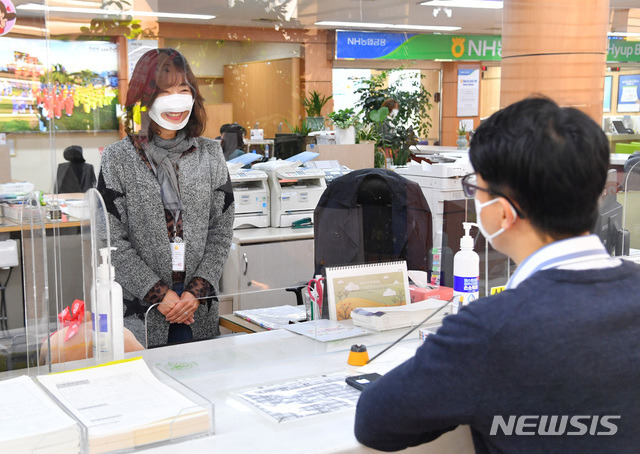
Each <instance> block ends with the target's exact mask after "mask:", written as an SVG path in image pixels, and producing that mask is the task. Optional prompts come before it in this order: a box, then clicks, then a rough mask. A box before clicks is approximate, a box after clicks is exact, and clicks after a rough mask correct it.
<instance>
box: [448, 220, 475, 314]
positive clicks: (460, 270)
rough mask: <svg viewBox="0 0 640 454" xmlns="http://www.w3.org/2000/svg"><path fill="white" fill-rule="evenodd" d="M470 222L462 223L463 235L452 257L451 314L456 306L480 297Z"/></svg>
mask: <svg viewBox="0 0 640 454" xmlns="http://www.w3.org/2000/svg"><path fill="white" fill-rule="evenodd" d="M475 225H476V224H474V223H472V222H463V223H462V227H463V228H464V231H465V234H464V236H463V237H462V238H461V239H460V250H459V251H458V252H457V253H456V255H455V256H454V257H453V301H454V302H458V303H459V304H457V305H456V304H454V310H453V312H454V313H456V312H457V310H456V309H457V308H458V307H457V306H460V305H466V304H469V303H470V302H472V301H475V300H477V299H478V297H479V295H480V290H479V287H480V257H479V256H478V254H476V253H475V252H474V250H473V238H472V237H471V235H470V234H469V230H471V227H472V226H475Z"/></svg>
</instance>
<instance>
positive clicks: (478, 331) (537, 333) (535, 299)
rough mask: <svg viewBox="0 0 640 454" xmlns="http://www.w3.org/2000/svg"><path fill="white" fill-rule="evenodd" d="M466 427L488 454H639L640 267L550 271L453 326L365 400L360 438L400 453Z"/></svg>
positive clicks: (482, 303)
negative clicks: (551, 430) (457, 427)
mask: <svg viewBox="0 0 640 454" xmlns="http://www.w3.org/2000/svg"><path fill="white" fill-rule="evenodd" d="M494 416H498V417H499V418H495V419H496V421H497V422H498V423H502V424H495V422H496V421H494ZM554 416H555V417H556V418H552V417H554ZM563 421H564V426H563ZM551 422H553V424H550V423H551ZM461 424H468V425H470V426H471V431H472V435H473V439H474V444H475V447H476V451H477V452H478V453H487V452H490V453H519V454H520V453H542V452H545V453H551V452H554V453H555V452H557V453H599V452H603V453H604V452H607V453H612V452H615V453H627V452H628V453H631V452H633V453H637V452H640V267H639V266H637V265H635V264H633V263H630V262H624V263H623V264H622V265H621V266H618V267H614V268H606V269H598V270H584V271H576V270H553V269H551V270H545V271H540V272H538V273H536V274H534V275H533V276H531V277H530V278H528V279H527V280H525V281H524V282H522V283H521V284H520V285H519V286H518V287H517V288H515V289H513V290H507V291H505V292H502V293H500V294H498V295H495V296H492V297H490V298H482V299H480V300H478V301H476V302H474V303H472V304H470V305H469V306H467V307H465V308H464V309H462V310H461V311H460V313H459V314H457V315H454V316H448V317H446V318H445V319H444V322H443V325H442V327H441V328H440V329H439V330H438V332H437V334H436V335H434V336H431V337H429V339H428V340H427V341H426V342H425V343H424V345H422V346H421V347H420V348H419V349H418V351H417V352H416V355H415V357H413V358H412V359H410V360H408V361H406V362H405V363H403V364H402V365H400V366H398V367H397V368H395V369H394V370H392V371H390V372H388V373H387V374H385V376H384V377H382V378H381V379H379V380H377V381H376V382H374V383H372V384H370V385H369V386H368V387H367V388H366V390H365V391H364V392H363V393H362V396H361V397H360V400H359V402H358V407H357V412H356V421H355V435H356V438H357V439H358V440H359V441H360V442H361V443H363V444H365V445H367V446H370V447H372V448H376V449H380V450H383V451H396V450H400V449H403V448H406V447H408V446H415V445H419V444H421V443H426V442H428V441H431V440H433V439H435V438H437V437H438V436H440V435H441V434H443V433H445V432H447V431H449V430H452V429H454V428H455V427H456V426H458V425H461ZM492 426H493V432H494V434H491V432H492ZM550 426H551V428H552V429H555V431H557V432H559V433H560V435H540V432H541V431H542V432H543V433H544V432H545V431H548V430H549V429H550ZM518 433H519V434H520V435H518ZM582 433H584V434H582Z"/></svg>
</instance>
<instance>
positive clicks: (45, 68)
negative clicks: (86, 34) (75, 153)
mask: <svg viewBox="0 0 640 454" xmlns="http://www.w3.org/2000/svg"><path fill="white" fill-rule="evenodd" d="M117 105H118V48H117V45H116V44H115V43H110V42H106V41H58V40H49V41H47V40H44V39H23V38H7V37H3V38H2V46H0V112H2V113H3V115H0V131H2V132H47V131H50V130H51V129H53V128H55V130H56V131H58V132H61V131H106V130H109V131H111V130H117V129H118V118H117V116H116V106H117Z"/></svg>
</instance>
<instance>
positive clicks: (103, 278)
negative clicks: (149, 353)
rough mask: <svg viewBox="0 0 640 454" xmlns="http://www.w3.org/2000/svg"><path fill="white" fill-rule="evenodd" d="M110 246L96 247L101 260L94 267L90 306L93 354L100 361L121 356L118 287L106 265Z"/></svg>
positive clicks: (120, 291) (120, 293)
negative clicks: (92, 293) (92, 297)
mask: <svg viewBox="0 0 640 454" xmlns="http://www.w3.org/2000/svg"><path fill="white" fill-rule="evenodd" d="M110 249H111V250H115V248H106V247H105V248H102V249H100V256H101V257H102V263H101V264H100V265H99V266H98V273H97V281H98V283H97V286H96V290H95V295H96V304H95V307H94V308H93V311H92V312H93V314H92V316H93V330H94V333H95V334H94V341H93V353H94V358H99V360H100V362H104V361H111V360H120V359H124V327H123V320H122V318H123V314H122V311H123V309H122V304H123V303H122V287H120V284H118V283H117V282H116V281H115V280H114V278H115V270H114V268H113V266H111V265H110V262H111V261H110V260H109V254H110V252H111V251H110Z"/></svg>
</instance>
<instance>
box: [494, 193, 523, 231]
mask: <svg viewBox="0 0 640 454" xmlns="http://www.w3.org/2000/svg"><path fill="white" fill-rule="evenodd" d="M498 203H499V204H500V207H501V208H502V217H501V219H500V227H501V228H503V229H508V228H509V227H511V226H512V225H513V223H514V222H516V219H517V218H518V215H517V214H516V210H515V209H514V208H513V206H512V205H511V204H510V203H509V202H508V201H507V199H505V198H504V197H499V198H498Z"/></svg>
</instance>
